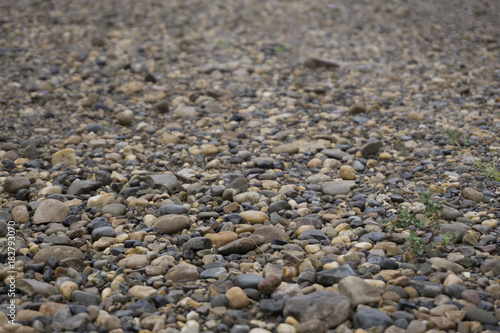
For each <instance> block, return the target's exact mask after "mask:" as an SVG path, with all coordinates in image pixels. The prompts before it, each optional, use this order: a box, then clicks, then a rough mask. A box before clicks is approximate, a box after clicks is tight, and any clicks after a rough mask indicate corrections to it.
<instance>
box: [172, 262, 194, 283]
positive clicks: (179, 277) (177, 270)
mask: <svg viewBox="0 0 500 333" xmlns="http://www.w3.org/2000/svg"><path fill="white" fill-rule="evenodd" d="M199 278H200V273H199V272H198V270H197V269H196V266H193V265H190V264H184V263H180V264H178V265H176V266H174V267H172V268H170V269H169V270H168V272H167V274H166V275H165V280H171V281H172V282H174V283H177V282H191V281H196V280H198V279H199Z"/></svg>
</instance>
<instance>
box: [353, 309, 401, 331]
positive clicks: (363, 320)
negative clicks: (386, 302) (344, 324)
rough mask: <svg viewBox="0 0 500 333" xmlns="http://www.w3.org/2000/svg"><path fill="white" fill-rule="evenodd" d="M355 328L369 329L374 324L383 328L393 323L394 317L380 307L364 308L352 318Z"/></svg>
mask: <svg viewBox="0 0 500 333" xmlns="http://www.w3.org/2000/svg"><path fill="white" fill-rule="evenodd" d="M352 324H353V326H354V328H362V329H369V328H370V327H374V326H382V327H383V329H386V328H387V327H389V326H391V325H392V319H391V317H389V315H387V314H386V313H384V312H382V311H380V310H379V309H364V310H360V311H358V312H356V314H355V315H354V317H353V318H352Z"/></svg>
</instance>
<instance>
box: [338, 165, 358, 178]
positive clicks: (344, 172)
mask: <svg viewBox="0 0 500 333" xmlns="http://www.w3.org/2000/svg"><path fill="white" fill-rule="evenodd" d="M339 177H340V178H342V179H344V180H354V179H356V171H355V170H354V168H353V167H352V166H350V165H342V166H341V167H340V169H339Z"/></svg>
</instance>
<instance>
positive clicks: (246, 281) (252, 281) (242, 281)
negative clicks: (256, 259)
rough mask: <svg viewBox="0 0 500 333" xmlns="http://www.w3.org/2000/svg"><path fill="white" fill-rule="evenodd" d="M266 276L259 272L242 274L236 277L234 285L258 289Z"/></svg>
mask: <svg viewBox="0 0 500 333" xmlns="http://www.w3.org/2000/svg"><path fill="white" fill-rule="evenodd" d="M263 279H264V278H263V277H262V276H260V275H257V274H240V275H237V276H236V277H235V278H234V281H233V283H234V285H235V286H237V287H240V288H241V289H245V288H253V289H257V286H258V285H259V282H260V281H262V280H263Z"/></svg>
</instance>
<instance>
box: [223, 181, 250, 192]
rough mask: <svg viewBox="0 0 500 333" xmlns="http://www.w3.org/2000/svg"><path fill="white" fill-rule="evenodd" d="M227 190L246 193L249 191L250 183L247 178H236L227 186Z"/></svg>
mask: <svg viewBox="0 0 500 333" xmlns="http://www.w3.org/2000/svg"><path fill="white" fill-rule="evenodd" d="M227 188H228V189H230V188H232V189H235V190H236V191H238V193H244V192H246V191H247V190H248V182H247V180H246V178H245V177H236V178H235V179H233V180H232V181H231V182H230V183H229V184H228V185H227Z"/></svg>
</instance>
